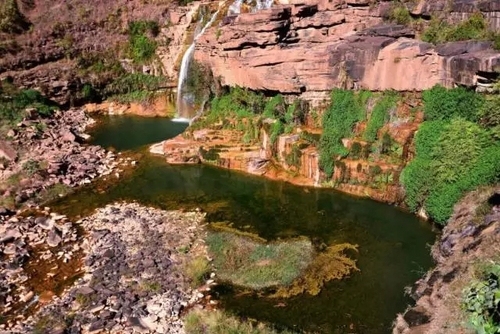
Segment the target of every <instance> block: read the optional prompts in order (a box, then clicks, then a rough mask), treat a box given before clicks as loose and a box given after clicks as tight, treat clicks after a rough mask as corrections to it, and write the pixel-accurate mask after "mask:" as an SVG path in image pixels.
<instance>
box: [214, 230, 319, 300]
mask: <svg viewBox="0 0 500 334" xmlns="http://www.w3.org/2000/svg"><path fill="white" fill-rule="evenodd" d="M206 243H207V245H208V249H209V253H210V254H211V256H212V257H213V258H214V261H213V265H214V267H215V268H216V269H217V274H218V276H219V278H220V279H222V280H227V281H230V282H231V283H233V284H236V285H239V286H242V287H248V288H251V289H256V290H259V289H263V288H268V287H274V286H279V285H285V286H287V285H290V284H291V283H292V282H293V281H294V280H295V279H296V278H297V277H299V276H300V274H301V272H302V271H303V270H304V269H305V268H306V267H307V266H308V264H309V262H310V261H311V257H312V252H313V249H312V244H311V243H310V241H308V240H305V239H297V240H291V241H287V242H272V243H265V242H262V241H261V240H258V239H255V238H248V237H246V236H242V235H238V234H235V233H231V232H225V231H222V232H221V231H213V232H210V233H209V234H208V237H207V240H206Z"/></svg>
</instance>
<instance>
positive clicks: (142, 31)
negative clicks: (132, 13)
mask: <svg viewBox="0 0 500 334" xmlns="http://www.w3.org/2000/svg"><path fill="white" fill-rule="evenodd" d="M128 32H129V46H128V51H129V54H130V57H131V58H132V59H133V60H134V62H135V63H137V64H142V63H145V62H147V61H149V60H151V58H153V56H154V54H155V52H156V47H157V44H156V42H155V41H154V40H153V39H151V38H150V37H148V36H147V35H146V33H148V32H149V33H151V34H152V35H153V36H156V35H158V33H159V27H158V23H157V22H154V21H133V22H131V23H130V24H129V30H128Z"/></svg>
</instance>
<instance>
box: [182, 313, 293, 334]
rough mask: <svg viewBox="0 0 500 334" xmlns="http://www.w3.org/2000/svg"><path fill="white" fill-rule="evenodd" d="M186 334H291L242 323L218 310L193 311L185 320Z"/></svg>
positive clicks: (259, 325) (262, 325)
mask: <svg viewBox="0 0 500 334" xmlns="http://www.w3.org/2000/svg"><path fill="white" fill-rule="evenodd" d="M184 325H185V329H186V333H187V334H292V332H290V331H287V330H285V331H277V330H275V329H273V328H272V327H270V326H267V325H265V324H263V323H258V322H250V321H249V320H246V321H243V320H240V319H238V318H236V317H234V316H231V315H228V314H226V313H225V312H223V311H220V310H213V311H209V310H193V311H190V312H189V313H188V314H187V315H186V317H185V319H184Z"/></svg>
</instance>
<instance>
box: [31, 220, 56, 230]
mask: <svg viewBox="0 0 500 334" xmlns="http://www.w3.org/2000/svg"><path fill="white" fill-rule="evenodd" d="M35 223H36V224H37V225H38V226H40V227H41V228H43V229H44V230H47V231H49V230H51V229H52V228H53V227H54V221H53V220H52V219H50V218H49V217H37V218H36V219H35Z"/></svg>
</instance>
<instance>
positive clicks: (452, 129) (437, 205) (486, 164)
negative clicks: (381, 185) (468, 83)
mask: <svg viewBox="0 0 500 334" xmlns="http://www.w3.org/2000/svg"><path fill="white" fill-rule="evenodd" d="M415 148H416V158H415V159H414V160H413V161H411V162H410V163H409V164H408V166H407V167H406V168H405V169H404V170H403V172H402V175H401V183H402V184H403V186H404V188H405V190H406V202H407V204H408V206H409V207H410V209H411V210H413V211H415V210H417V209H418V207H420V206H423V207H425V209H426V210H427V212H428V214H429V216H430V217H431V218H432V219H434V220H435V221H436V222H438V223H441V224H445V223H446V221H447V219H448V218H449V217H450V215H451V213H452V211H453V206H454V205H455V203H457V202H458V200H459V199H460V198H461V197H462V196H463V194H464V193H465V192H467V191H470V190H472V189H474V188H476V187H478V186H480V185H486V184H490V183H493V182H496V181H497V180H498V179H499V176H500V164H498V161H500V143H499V142H498V141H496V140H495V139H494V137H493V136H492V132H491V131H490V130H488V129H484V128H482V127H480V126H479V125H478V124H475V123H473V122H470V121H468V120H465V119H463V118H454V119H452V120H451V121H442V120H440V121H432V122H425V123H423V124H422V126H421V128H420V129H419V131H418V132H417V135H416V137H415Z"/></svg>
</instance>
